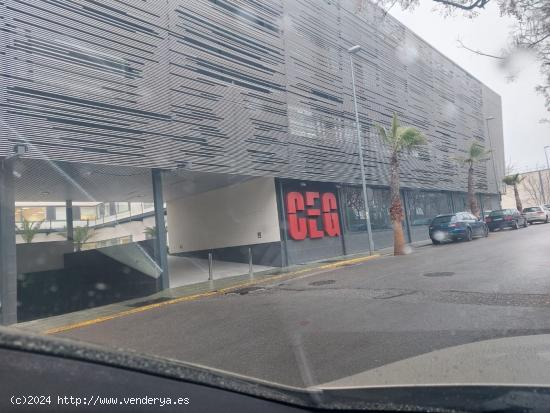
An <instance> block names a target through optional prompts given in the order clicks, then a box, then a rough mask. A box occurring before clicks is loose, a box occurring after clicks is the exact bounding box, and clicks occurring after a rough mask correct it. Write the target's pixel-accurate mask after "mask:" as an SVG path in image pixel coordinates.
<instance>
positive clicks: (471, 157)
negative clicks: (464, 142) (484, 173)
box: [454, 141, 491, 217]
mask: <svg viewBox="0 0 550 413" xmlns="http://www.w3.org/2000/svg"><path fill="white" fill-rule="evenodd" d="M490 153H491V151H490V150H488V149H485V147H484V146H483V145H482V144H481V143H479V142H477V141H474V142H472V144H471V145H470V147H469V148H468V150H467V153H466V156H459V157H456V158H454V159H455V161H457V162H459V163H461V164H463V165H466V166H467V167H468V206H469V207H470V212H471V213H472V214H474V215H475V216H476V217H479V206H478V204H477V201H476V196H475V183H474V172H475V165H476V164H477V163H479V162H483V161H487V160H489V158H488V155H489V154H490Z"/></svg>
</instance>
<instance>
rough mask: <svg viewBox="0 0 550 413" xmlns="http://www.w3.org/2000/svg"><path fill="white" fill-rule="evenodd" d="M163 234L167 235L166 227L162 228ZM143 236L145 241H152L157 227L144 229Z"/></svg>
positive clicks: (155, 235)
mask: <svg viewBox="0 0 550 413" xmlns="http://www.w3.org/2000/svg"><path fill="white" fill-rule="evenodd" d="M164 232H165V233H166V234H168V227H166V226H165V227H164ZM143 233H144V234H145V238H146V239H153V238H156V237H157V227H156V226H155V227H145V231H143Z"/></svg>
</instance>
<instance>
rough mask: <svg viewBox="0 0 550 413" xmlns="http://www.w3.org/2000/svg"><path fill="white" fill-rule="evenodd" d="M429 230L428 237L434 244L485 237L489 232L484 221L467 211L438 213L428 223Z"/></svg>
mask: <svg viewBox="0 0 550 413" xmlns="http://www.w3.org/2000/svg"><path fill="white" fill-rule="evenodd" d="M429 231H430V239H431V240H432V242H433V243H434V244H440V243H441V242H442V241H447V240H450V241H455V240H458V239H463V240H465V241H471V239H472V238H473V237H475V236H479V237H486V236H487V235H488V234H489V230H488V228H487V225H485V222H483V221H480V220H479V219H477V218H476V217H475V216H474V215H472V214H470V213H469V212H457V213H456V214H448V215H438V216H436V217H435V218H434V219H433V220H432V222H431V223H430V228H429Z"/></svg>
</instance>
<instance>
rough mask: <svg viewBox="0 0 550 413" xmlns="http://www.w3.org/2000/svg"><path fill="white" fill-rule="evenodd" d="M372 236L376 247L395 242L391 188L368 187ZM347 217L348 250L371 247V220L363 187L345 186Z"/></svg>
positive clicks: (383, 246) (362, 249)
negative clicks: (392, 224)
mask: <svg viewBox="0 0 550 413" xmlns="http://www.w3.org/2000/svg"><path fill="white" fill-rule="evenodd" d="M367 197H368V200H369V213H370V218H371V228H372V238H373V242H374V247H375V249H381V248H386V247H389V246H391V245H393V232H392V226H391V219H390V213H389V211H390V191H389V189H387V188H367ZM342 198H343V201H342V204H343V215H344V220H345V225H346V226H345V230H346V234H345V239H346V252H347V253H355V252H360V251H367V250H368V234H367V221H366V218H365V207H364V205H365V204H364V202H363V191H362V188H361V187H359V186H358V187H355V186H346V187H344V188H343V189H342Z"/></svg>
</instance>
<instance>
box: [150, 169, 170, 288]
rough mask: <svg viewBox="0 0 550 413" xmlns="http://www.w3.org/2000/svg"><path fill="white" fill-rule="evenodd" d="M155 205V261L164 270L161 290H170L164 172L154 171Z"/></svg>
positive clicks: (161, 277)
mask: <svg viewBox="0 0 550 413" xmlns="http://www.w3.org/2000/svg"><path fill="white" fill-rule="evenodd" d="M151 174H152V178H153V203H154V205H155V229H156V231H155V232H156V234H155V239H154V242H155V260H156V261H157V264H158V265H159V267H160V268H161V269H162V273H161V275H160V288H161V289H162V290H165V289H167V288H170V277H169V274H168V251H167V248H166V227H165V222H164V198H163V196H162V171H161V170H160V169H153V170H152V171H151Z"/></svg>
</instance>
